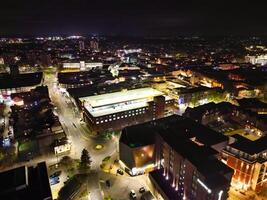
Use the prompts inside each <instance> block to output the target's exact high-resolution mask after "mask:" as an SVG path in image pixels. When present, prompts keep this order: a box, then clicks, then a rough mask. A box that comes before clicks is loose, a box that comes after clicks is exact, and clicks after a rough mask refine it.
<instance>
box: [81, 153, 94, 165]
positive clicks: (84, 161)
mask: <svg viewBox="0 0 267 200" xmlns="http://www.w3.org/2000/svg"><path fill="white" fill-rule="evenodd" d="M91 163H92V160H91V156H90V155H89V152H88V151H87V150H86V149H83V150H82V155H81V167H85V168H86V167H89V168H90V167H91Z"/></svg>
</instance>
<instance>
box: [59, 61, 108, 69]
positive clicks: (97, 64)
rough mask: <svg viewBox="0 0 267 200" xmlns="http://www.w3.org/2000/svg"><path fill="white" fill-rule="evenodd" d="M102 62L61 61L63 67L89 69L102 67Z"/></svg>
mask: <svg viewBox="0 0 267 200" xmlns="http://www.w3.org/2000/svg"><path fill="white" fill-rule="evenodd" d="M102 67H103V63H101V62H89V63H87V62H85V61H80V62H73V63H63V68H64V69H79V70H91V69H93V68H102Z"/></svg>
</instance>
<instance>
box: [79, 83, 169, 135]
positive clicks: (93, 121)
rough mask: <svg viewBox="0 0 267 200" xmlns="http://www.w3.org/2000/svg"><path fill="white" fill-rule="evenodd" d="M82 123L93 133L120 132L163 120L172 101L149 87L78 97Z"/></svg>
mask: <svg viewBox="0 0 267 200" xmlns="http://www.w3.org/2000/svg"><path fill="white" fill-rule="evenodd" d="M79 101H80V103H81V104H82V108H83V115H84V120H85V121H86V122H88V123H89V125H90V127H91V128H92V129H93V130H95V131H101V130H107V129H121V128H123V127H125V126H129V125H133V124H138V123H143V122H145V121H151V120H154V119H158V118H161V117H164V112H165V110H166V109H168V108H169V107H172V105H173V99H171V98H170V97H168V96H164V95H163V93H162V92H160V91H158V90H155V89H152V88H139V89H134V90H125V91H121V92H113V93H107V94H102V95H95V96H89V97H83V98H79Z"/></svg>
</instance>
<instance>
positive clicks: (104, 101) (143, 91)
mask: <svg viewBox="0 0 267 200" xmlns="http://www.w3.org/2000/svg"><path fill="white" fill-rule="evenodd" d="M160 95H163V93H162V92H160V91H158V90H155V89H153V88H140V89H134V90H126V91H121V92H113V93H108V94H101V95H95V96H89V97H83V98H80V101H85V104H88V105H90V106H91V107H98V106H104V105H110V104H116V103H120V102H127V101H132V100H136V99H144V98H153V97H155V96H160Z"/></svg>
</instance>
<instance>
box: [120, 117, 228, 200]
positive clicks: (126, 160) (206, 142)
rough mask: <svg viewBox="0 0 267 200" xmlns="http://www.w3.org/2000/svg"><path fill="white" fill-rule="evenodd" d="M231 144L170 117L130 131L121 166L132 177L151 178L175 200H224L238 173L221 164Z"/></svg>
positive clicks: (122, 147)
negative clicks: (140, 175) (235, 173)
mask: <svg viewBox="0 0 267 200" xmlns="http://www.w3.org/2000/svg"><path fill="white" fill-rule="evenodd" d="M227 143H228V138H227V137H226V136H223V135H221V134H220V133H217V132H214V131H212V130H210V129H209V128H206V127H204V126H202V125H200V124H198V123H196V122H194V121H192V120H190V119H188V118H183V117H180V116H170V117H166V118H162V119H158V120H155V121H152V122H147V123H145V124H139V125H134V126H130V127H126V128H124V129H123V131H122V135H121V139H120V161H121V162H122V167H124V169H125V170H126V171H127V172H128V173H129V174H131V175H138V174H142V173H148V172H149V177H150V179H151V182H152V184H153V185H154V188H155V191H153V192H155V193H159V194H160V196H162V197H163V199H167V200H168V199H169V200H176V199H177V200H180V199H183V198H185V199H190V200H206V199H211V200H218V199H220V200H223V199H226V198H227V192H228V189H229V186H230V182H231V177H232V174H233V170H232V169H231V168H229V167H228V166H227V165H225V164H224V163H222V162H221V161H220V160H218V159H217V157H218V156H219V154H220V153H219V152H220V151H221V150H222V149H223V148H225V146H226V145H227Z"/></svg>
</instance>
